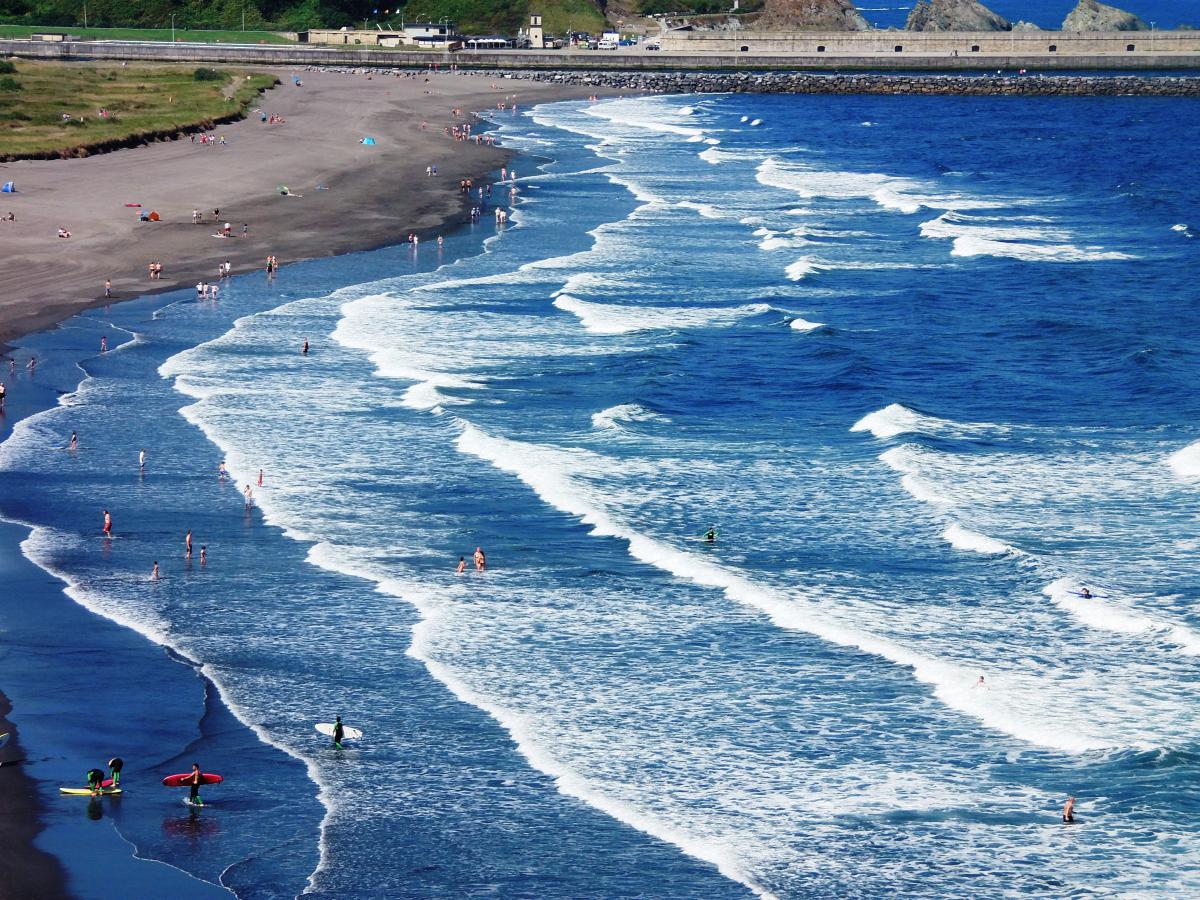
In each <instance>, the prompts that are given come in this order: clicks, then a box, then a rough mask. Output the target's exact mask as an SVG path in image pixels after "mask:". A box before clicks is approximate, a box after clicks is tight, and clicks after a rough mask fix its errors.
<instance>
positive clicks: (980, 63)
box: [0, 32, 1200, 72]
mask: <svg viewBox="0 0 1200 900" xmlns="http://www.w3.org/2000/svg"><path fill="white" fill-rule="evenodd" d="M884 34H887V33H886V32H885V33H884ZM891 34H896V35H900V36H901V37H900V38H892V37H889V38H888V40H891V41H892V42H893V44H894V43H899V42H900V40H901V39H903V40H904V42H905V43H906V44H907V43H908V42H909V40H910V39H911V38H913V37H914V35H912V34H906V33H904V32H892V33H891ZM805 37H806V38H807V39H811V35H806V36H805ZM841 37H843V38H844V37H846V35H841ZM993 37H994V36H993ZM942 39H944V36H942ZM1130 40H1132V41H1134V42H1135V43H1140V41H1141V36H1138V37H1132V38H1130ZM743 43H744V42H743ZM739 46H740V45H739ZM1060 46H1063V45H1060ZM0 54H3V55H9V56H20V57H26V58H30V59H69V60H89V59H107V60H128V61H156V62H174V63H180V64H184V65H191V64H200V63H218V64H219V63H236V64H256V65H269V66H305V65H313V66H397V67H410V68H411V67H418V68H423V67H425V66H428V65H430V64H432V63H437V64H439V65H442V66H446V65H449V64H451V63H454V64H456V65H458V66H460V67H462V68H481V69H495V68H520V69H556V70H572V69H574V70H584V71H586V70H602V71H634V72H636V71H655V70H673V71H704V70H715V69H729V70H738V69H741V70H749V71H762V70H768V69H783V70H803V69H816V70H829V69H839V70H852V69H860V70H874V71H880V70H889V69H894V70H909V71H913V70H934V69H938V70H949V71H955V70H957V71H971V70H985V69H1021V68H1027V69H1037V70H1040V71H1047V70H1053V69H1059V70H1083V69H1200V51H1197V52H1163V51H1157V50H1156V51H1154V52H1150V51H1142V50H1140V49H1139V50H1138V51H1137V52H1134V53H1125V52H1121V53H1112V54H1098V53H1093V54H1083V53H1076V52H1067V51H1066V48H1065V46H1064V49H1063V50H1062V51H1061V52H1058V53H1045V52H1041V53H1036V52H1034V48H1032V47H1030V48H1029V49H1028V50H1027V52H1025V53H1020V52H1018V53H1012V52H1009V51H1008V50H1007V49H1005V50H1002V51H995V52H988V53H985V52H980V53H970V52H966V53H960V55H959V56H951V55H950V54H949V52H948V51H946V50H933V49H931V50H928V51H926V52H917V51H915V50H909V49H908V48H907V47H906V48H905V50H904V52H902V53H895V52H892V51H891V49H890V47H889V48H888V49H887V50H886V51H885V52H880V53H879V54H878V55H875V56H872V55H870V54H869V53H864V52H861V51H860V52H857V53H851V52H848V51H847V52H844V53H841V54H833V55H831V54H830V53H828V52H826V53H815V52H812V51H810V52H808V53H796V54H787V53H780V52H774V53H762V54H757V53H741V52H732V53H710V52H705V53H699V52H697V53H669V52H654V51H651V52H636V53H634V52H609V53H602V52H599V51H586V50H585V51H577V52H572V51H567V50H549V51H542V52H538V51H536V50H507V51H506V50H498V51H483V50H481V51H460V52H457V53H449V52H445V51H440V50H439V51H435V50H385V49H365V48H361V49H356V50H353V49H335V48H324V47H313V46H311V45H304V44H284V45H280V44H258V45H238V44H182V43H180V44H166V43H133V42H121V41H111V42H109V41H67V42H63V43H53V44H51V43H41V42H33V41H17V40H0Z"/></svg>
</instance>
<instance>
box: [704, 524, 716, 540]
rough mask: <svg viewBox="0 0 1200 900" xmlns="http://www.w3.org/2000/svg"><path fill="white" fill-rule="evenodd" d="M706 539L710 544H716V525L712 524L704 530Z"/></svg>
mask: <svg viewBox="0 0 1200 900" xmlns="http://www.w3.org/2000/svg"><path fill="white" fill-rule="evenodd" d="M704 539H705V540H706V541H708V542H709V543H710V544H715V543H716V542H717V528H716V526H715V525H713V526H710V527H709V529H708V531H706V532H704Z"/></svg>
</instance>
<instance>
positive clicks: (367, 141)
mask: <svg viewBox="0 0 1200 900" xmlns="http://www.w3.org/2000/svg"><path fill="white" fill-rule="evenodd" d="M359 143H361V144H366V145H367V146H368V147H374V146H375V138H373V137H365V138H363V139H362V140H361V141H359Z"/></svg>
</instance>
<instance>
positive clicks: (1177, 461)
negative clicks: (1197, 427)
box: [1167, 441, 1200, 481]
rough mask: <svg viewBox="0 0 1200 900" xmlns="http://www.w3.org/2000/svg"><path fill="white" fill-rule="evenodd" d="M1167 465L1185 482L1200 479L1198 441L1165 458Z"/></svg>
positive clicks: (1199, 444)
mask: <svg viewBox="0 0 1200 900" xmlns="http://www.w3.org/2000/svg"><path fill="white" fill-rule="evenodd" d="M1167 465H1169V466H1170V467H1171V470H1172V471H1173V472H1174V473H1175V475H1176V476H1177V477H1179V478H1182V479H1184V480H1185V481H1194V480H1195V479H1197V478H1200V441H1197V442H1196V443H1194V444H1188V445H1187V446H1186V447H1184V448H1183V449H1182V450H1177V451H1175V452H1174V453H1172V454H1171V455H1170V456H1168V457H1167Z"/></svg>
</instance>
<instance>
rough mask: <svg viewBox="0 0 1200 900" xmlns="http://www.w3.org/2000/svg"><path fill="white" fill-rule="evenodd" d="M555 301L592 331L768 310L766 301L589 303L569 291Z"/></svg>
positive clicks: (700, 324) (729, 320)
mask: <svg viewBox="0 0 1200 900" xmlns="http://www.w3.org/2000/svg"><path fill="white" fill-rule="evenodd" d="M554 305H555V306H556V307H558V308H559V309H561V310H563V311H565V312H569V313H571V314H573V315H575V316H577V317H578V318H579V321H580V322H582V323H583V327H584V328H586V329H587V330H588V331H590V332H591V333H592V334H629V333H632V332H635V331H654V330H662V329H676V328H712V327H721V326H728V325H733V324H734V323H736V322H737V321H739V320H740V319H744V318H746V317H747V316H755V315H760V314H762V313H764V312H768V311H769V310H770V307H769V306H767V305H766V304H765V303H752V304H749V305H746V306H732V307H730V306H724V307H722V306H713V307H703V306H699V307H698V306H632V305H631V306H617V305H613V304H606V303H589V302H588V301H586V300H580V299H579V298H577V297H572V296H569V295H566V294H562V295H560V296H559V297H558V298H557V299H556V300H555V301H554Z"/></svg>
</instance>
